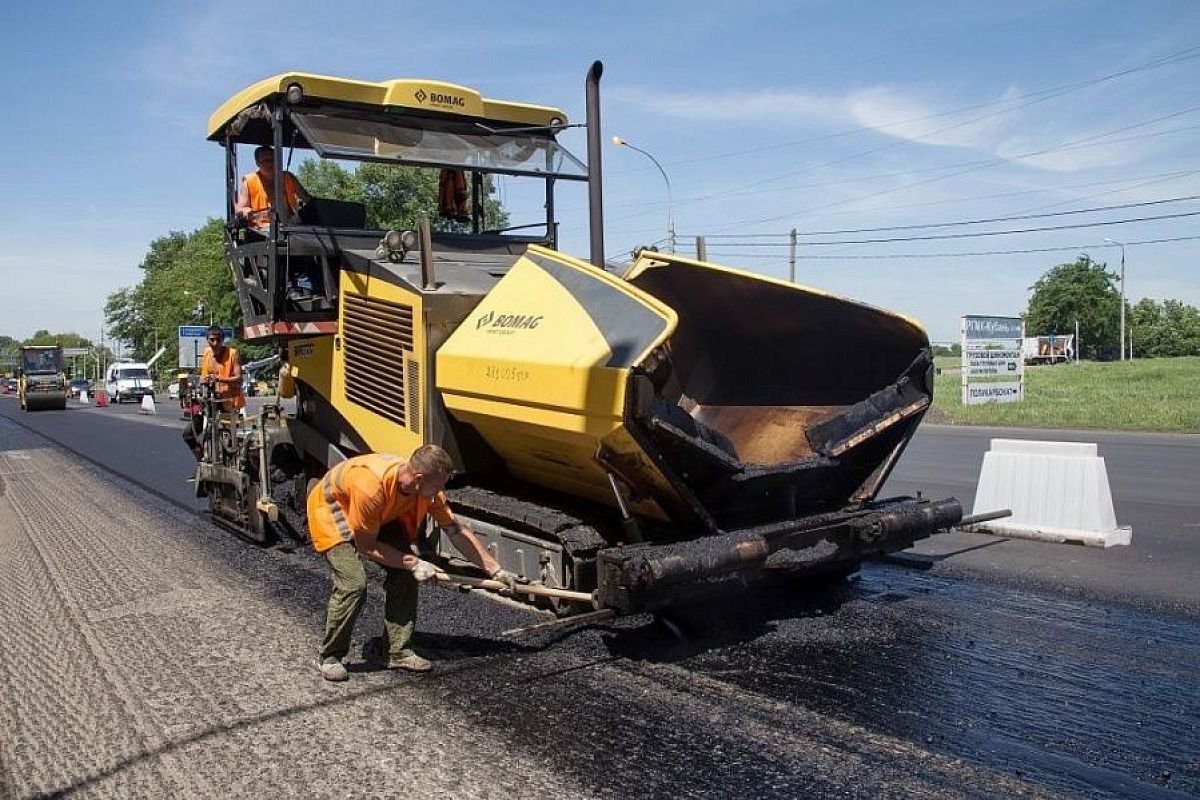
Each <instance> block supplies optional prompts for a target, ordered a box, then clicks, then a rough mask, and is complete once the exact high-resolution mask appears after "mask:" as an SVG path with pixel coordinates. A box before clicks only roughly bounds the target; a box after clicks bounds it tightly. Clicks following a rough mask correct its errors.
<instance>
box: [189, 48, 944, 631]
mask: <svg viewBox="0 0 1200 800" xmlns="http://www.w3.org/2000/svg"><path fill="white" fill-rule="evenodd" d="M600 73H601V67H600V65H599V63H597V64H595V65H593V67H592V69H591V71H590V72H589V73H588V77H587V81H586V84H585V85H586V90H587V109H588V114H587V121H586V128H587V139H588V153H587V160H586V165H585V164H584V162H583V161H581V160H579V159H576V158H575V157H574V156H572V155H571V154H570V153H568V152H567V151H566V150H565V149H564V148H563V147H562V145H561V144H559V142H558V140H557V137H558V136H559V134H561V132H562V131H564V130H565V129H566V128H567V127H569V125H568V121H567V117H566V114H565V113H563V112H562V111H560V110H558V109H554V108H548V107H543V106H532V105H525V104H518V103H510V102H502V101H494V100H489V99H486V98H483V97H481V96H480V95H479V94H478V93H477V92H475V91H473V90H470V89H467V88H464V87H461V86H455V85H451V84H445V83H440V82H435V81H423V80H395V81H387V82H383V83H364V82H358V81H348V80H342V79H337V78H330V77H323V76H315V75H308V74H303V73H294V74H287V75H281V76H277V77H274V78H270V79H268V80H265V81H262V82H260V83H258V84H255V85H254V86H251V87H249V88H248V89H246V90H244V91H243V92H241V93H239V94H238V95H236V96H235V97H234V98H232V99H231V100H230V101H228V102H227V103H226V104H225V105H223V106H222V107H221V108H220V109H219V110H218V111H217V112H216V113H215V114H214V115H213V117H212V119H211V120H210V124H209V138H210V139H212V140H213V141H216V142H219V143H221V144H222V145H223V146H224V147H225V150H226V156H227V169H226V176H227V188H228V192H229V212H230V221H231V225H230V236H229V249H228V252H229V260H230V266H231V269H232V273H233V278H234V281H235V284H236V286H237V288H238V291H239V297H240V300H241V304H242V312H243V316H244V329H243V336H244V338H247V339H251V340H261V341H272V342H275V343H276V344H277V346H278V349H279V353H280V357H281V359H282V362H283V363H284V364H285V365H286V366H285V369H284V375H283V378H282V380H281V383H280V387H281V394H283V395H284V396H288V395H289V394H293V393H294V396H295V402H296V410H295V412H294V413H290V414H281V415H280V416H279V419H278V422H277V423H275V424H273V425H272V424H271V423H270V420H268V419H267V417H266V416H263V417H262V424H263V425H265V426H267V428H268V429H264V430H263V431H259V432H256V433H251V434H247V436H248V437H249V438H251V439H253V440H254V441H255V442H257V443H258V444H253V443H252V444H251V446H250V447H249V448H248V449H247V450H245V451H244V452H243V453H242V455H241V457H240V458H241V461H240V464H241V465H242V466H241V467H239V468H240V469H242V470H243V471H245V472H247V473H248V481H246V480H243V479H242V478H240V477H238V476H237V475H233V474H232V473H228V474H225V478H226V479H228V480H230V481H240V483H239V486H238V491H239V492H240V493H241V495H240V496H243V497H244V498H246V502H247V503H249V502H250V501H251V500H253V501H254V502H256V503H258V504H260V505H264V504H263V502H262V500H263V498H264V497H265V498H267V500H268V502H267V503H266V504H265V505H266V506H271V507H273V506H272V503H274V502H275V500H278V502H279V504H280V505H279V508H280V509H281V510H283V509H285V506H287V505H288V501H287V499H286V498H285V497H284V495H289V493H290V495H289V496H290V497H291V498H293V500H292V506H293V510H295V509H298V508H302V504H303V487H304V486H305V485H306V482H307V481H308V480H310V479H311V478H312V477H316V476H317V475H319V474H321V473H322V471H323V470H325V469H326V468H328V467H329V466H331V465H332V464H333V463H336V462H337V461H339V460H341V459H344V458H346V457H349V456H352V455H355V454H358V453H363V452H370V451H391V452H397V453H400V454H407V453H409V452H411V451H412V450H413V449H415V448H416V447H418V446H419V445H422V444H425V443H436V444H439V445H441V446H443V447H445V448H446V449H447V450H448V451H449V452H450V453H451V454H452V456H453V457H454V459H455V460H456V463H457V466H458V474H457V476H456V478H455V480H454V481H453V482H452V483H451V490H450V492H449V495H450V499H451V501H452V504H453V505H454V507H455V510H456V513H457V514H458V515H459V516H460V517H462V518H464V519H465V520H466V521H467V522H468V524H469V525H470V526H471V527H472V528H473V529H474V530H475V531H476V532H477V533H478V534H480V535H481V536H483V537H484V538H485V539H486V540H487V544H488V546H489V548H491V549H492V551H493V553H494V554H495V555H496V556H497V558H498V559H499V560H500V561H501V563H503V564H504V566H505V567H506V568H508V569H510V570H512V571H514V572H515V573H517V574H518V575H519V576H521V577H522V578H523V579H525V580H528V581H531V582H535V583H541V584H544V585H546V586H549V587H559V588H563V589H571V590H576V591H582V592H590V593H592V594H593V596H594V598H595V604H597V605H600V606H604V607H611V608H615V609H618V610H622V611H629V610H634V609H638V608H646V607H659V606H663V605H668V604H670V603H672V602H676V601H677V599H678V598H681V597H687V596H689V595H690V594H691V593H694V592H695V591H705V590H707V588H708V587H710V586H712V585H714V584H716V583H720V582H721V581H722V579H726V578H729V579H735V580H739V581H740V580H741V579H743V578H746V577H747V576H753V575H756V574H762V573H764V572H765V571H772V572H777V571H789V572H793V573H798V574H801V575H804V574H813V575H815V574H818V573H826V572H836V571H846V570H850V569H853V568H854V567H856V566H857V564H858V563H859V562H860V561H861V559H862V558H864V557H865V556H868V555H871V554H876V553H882V552H888V551H891V550H896V549H900V548H904V547H907V546H909V545H910V544H911V543H912V542H913V541H914V540H915V539H919V538H922V537H925V536H928V535H929V534H930V533H932V532H935V531H937V530H938V529H941V528H946V527H950V526H952V525H954V524H956V523H957V522H958V521H959V519H960V518H961V514H962V512H961V509H960V508H959V505H958V503H957V501H955V500H953V499H948V500H943V501H936V502H931V501H927V500H921V499H916V498H907V497H905V498H893V499H889V500H879V499H878V498H877V495H878V493H879V491H880V488H881V487H882V485H883V483H884V481H885V480H886V478H887V476H888V474H889V473H890V471H891V470H892V468H893V467H894V466H895V464H896V461H897V460H898V458H899V457H900V454H901V452H902V451H903V450H904V448H905V446H906V445H907V443H908V441H909V439H910V438H911V436H912V435H913V433H914V431H915V429H916V426H917V425H918V423H919V421H920V419H921V417H922V416H923V414H924V413H925V411H926V410H927V409H928V407H929V404H930V401H931V397H932V390H933V383H932V374H933V368H932V360H931V356H930V350H929V343H928V340H927V337H926V335H925V333H924V331H923V330H922V329H921V327H920V326H919V325H918V324H917V323H915V322H913V321H912V320H909V319H906V318H905V317H903V316H900V315H898V314H894V313H890V312H887V311H883V310H880V309H876V308H872V307H869V306H867V305H864V304H861V303H857V302H854V301H852V300H847V299H843V298H839V297H835V296H832V295H829V294H827V293H824V292H821V291H819V290H816V289H812V288H808V287H804V286H799V285H795V284H791V283H786V282H782V281H778V280H774V279H771V278H767V277H763V276H761V275H756V274H753V273H750V272H746V271H742V270H739V269H735V268H732V267H728V266H723V265H719V264H714V263H709V262H703V261H697V260H693V259H689V258H684V257H682V256H678V255H674V254H667V253H660V252H655V251H651V250H643V251H641V252H640V255H639V256H638V257H637V258H636V260H635V261H634V262H633V263H632V264H631V265H628V266H627V267H626V268H624V269H623V270H622V271H621V274H616V273H615V272H614V271H611V270H610V269H608V268H606V265H605V261H604V245H603V222H602V213H601V207H602V203H601V192H600V186H601V184H600V146H599V145H600V141H601V136H600V113H599V109H600V106H599V78H600ZM263 144H271V145H274V154H275V158H276V165H275V167H276V169H275V175H276V176H279V175H281V174H282V173H283V171H284V169H285V168H286V166H287V160H288V159H289V158H290V151H291V149H293V148H295V149H301V150H311V151H315V154H316V155H317V156H318V157H321V158H335V159H348V160H357V161H377V162H384V163H394V164H404V165H410V166H411V165H415V166H423V167H429V168H432V169H438V170H443V171H447V170H448V171H451V174H453V173H456V172H458V173H461V175H462V177H461V179H460V181H459V185H460V186H467V187H469V192H468V194H469V195H470V197H469V198H468V199H469V201H470V202H469V204H468V208H467V209H466V213H465V214H463V213H462V210H461V209H460V210H459V212H458V214H457V217H456V218H457V219H458V225H457V229H456V230H454V231H440V232H439V231H433V230H432V229H431V226H429V225H428V224H426V223H425V221H424V220H422V222H421V224H418V225H416V226H414V229H413V230H402V231H384V230H371V229H368V228H366V227H364V226H365V224H366V223H365V217H366V213H365V210H364V208H363V207H361V206H357V205H356V204H353V203H347V202H344V201H339V202H334V201H326V200H323V199H321V198H315V199H314V200H313V201H312V204H314V205H315V208H313V209H310V210H309V211H307V212H306V211H305V210H304V209H301V211H300V213H299V214H298V216H294V217H293V218H291V219H285V218H283V217H281V216H280V215H279V214H275V213H272V218H271V220H270V227H269V229H267V230H262V231H259V232H257V233H254V232H250V231H246V230H244V229H239V228H238V227H236V225H234V224H232V223H234V222H235V220H234V215H233V204H234V196H235V195H236V192H237V181H238V176H239V170H238V167H237V147H238V145H263ZM444 174H445V173H443V175H444ZM497 174H499V175H507V176H513V177H517V178H519V177H525V178H528V179H530V180H533V181H541V182H542V183H544V185H545V204H544V205H545V210H546V218H545V220H544V221H542V222H539V223H538V225H537V226H536V228H535V229H534V230H533V233H532V234H531V233H530V230H529V229H530V227H531V226H520V227H518V228H516V229H511V230H484V229H483V227H482V220H483V216H484V215H483V212H482V207H481V206H482V197H481V195H482V192H481V186H482V185H483V176H487V175H497ZM571 181H579V182H581V183H584V184H585V185H586V186H587V188H588V192H589V207H590V220H589V227H590V230H591V253H590V258H589V259H587V260H583V259H580V258H577V257H573V256H571V255H568V254H566V253H563V252H561V251H560V250H559V249H558V248H557V228H556V225H557V221H556V220H555V218H554V208H555V204H554V194H555V191H556V189H557V188H559V186H560V184H564V183H566V182H571ZM275 188H276V191H275V193H274V196H276V197H279V196H282V194H283V187H282V186H281V185H279V184H278V182H277V185H276V187H275ZM431 210H432V209H431ZM301 277H302V280H298V278H301ZM259 446H261V448H262V450H263V453H262V454H261V457H255V452H257V451H256V450H255V449H254V448H255V447H259ZM235 449H236V448H235ZM254 464H258V465H259V466H258V468H254V467H253V465H254ZM247 465H250V466H247ZM201 466H202V468H204V465H203V464H202V465H201ZM213 480H216V479H211V480H207V483H208V484H209V485H210V486H211V485H213ZM256 482H257V483H261V486H259V487H257V488H255V487H254V486H252V485H251V484H254V483H256ZM205 483H206V481H205V480H198V482H197V487H198V491H203V490H204V487H205ZM228 485H232V484H228ZM228 485H227V486H228ZM289 486H290V488H289ZM272 495H275V500H271V497H272ZM296 498H298V500H297V499H296ZM297 502H298V505H297ZM264 513H265V512H264ZM242 517H243V519H244V517H245V515H244V514H243V515H242ZM430 546H432V547H435V548H440V551H439V552H440V554H441V555H442V556H445V557H450V556H452V553H451V552H450V551H449V550H447V549H445V546H444V545H442V544H441V543H440V542H436V541H435V542H433V543H432V544H431V545H430Z"/></svg>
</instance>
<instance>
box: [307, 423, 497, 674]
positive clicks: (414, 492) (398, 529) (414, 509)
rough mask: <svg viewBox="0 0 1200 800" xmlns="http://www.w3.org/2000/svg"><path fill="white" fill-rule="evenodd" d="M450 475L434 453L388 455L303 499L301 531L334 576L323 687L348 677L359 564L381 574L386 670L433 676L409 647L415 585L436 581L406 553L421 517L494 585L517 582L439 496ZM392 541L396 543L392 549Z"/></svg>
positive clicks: (324, 482)
mask: <svg viewBox="0 0 1200 800" xmlns="http://www.w3.org/2000/svg"><path fill="white" fill-rule="evenodd" d="M452 474H453V462H452V461H451V460H450V455H449V454H448V453H447V452H446V451H445V450H443V449H442V448H440V447H438V446H437V445H425V446H423V447H419V448H417V450H416V451H415V452H413V454H412V456H411V457H409V459H408V460H407V461H406V460H404V459H403V458H401V457H400V456H397V455H392V454H390V453H371V454H368V455H363V456H357V457H355V458H351V459H347V460H346V461H343V462H341V463H340V464H338V465H337V466H335V467H334V468H333V469H331V470H330V471H329V472H328V473H326V475H325V477H324V478H322V479H321V480H320V481H318V482H317V484H316V485H315V486H313V488H312V490H311V491H310V492H309V493H308V529H309V533H310V535H311V537H312V543H313V547H314V548H316V551H317V552H318V553H321V554H322V555H324V556H325V560H326V561H328V562H329V568H330V570H331V571H332V574H333V593H332V594H331V595H330V597H329V609H328V611H327V613H326V617H325V635H324V638H323V639H322V640H321V651H320V655H319V658H318V667H319V668H320V671H321V675H322V676H323V677H324V678H325V679H326V680H329V681H344V680H346V678H347V677H349V676H348V674H347V672H346V667H345V666H343V664H342V659H343V658H345V657H346V654H347V653H349V652H350V637H351V634H352V633H353V631H354V623H355V621H356V620H357V619H358V614H359V611H361V610H362V605H363V601H364V600H365V599H366V591H367V576H366V572H365V570H364V569H363V564H362V561H361V560H360V558H359V557H360V556H362V557H365V558H369V559H370V560H372V561H374V562H375V563H377V564H379V565H380V566H382V567H383V568H384V571H385V572H386V573H387V577H386V578H385V580H384V584H383V588H384V593H385V600H384V610H383V618H384V627H385V629H386V634H387V647H388V664H387V666H388V669H404V670H409V671H411V672H428V671H429V670H430V669H431V668H432V665H431V664H430V663H429V661H428V660H427V659H425V658H422V657H421V656H419V655H417V654H416V653H414V652H413V650H412V649H411V647H410V644H411V641H412V634H413V629H414V628H415V627H416V621H417V584H419V583H423V582H425V581H427V580H429V579H430V578H432V577H434V574H435V567H434V566H433V565H432V564H430V563H429V562H428V561H424V560H422V559H421V558H418V557H417V556H416V555H414V554H413V552H412V546H413V544H414V543H415V542H416V540H417V535H418V533H419V532H420V530H421V526H422V524H423V523H424V521H425V516H426V515H429V516H431V517H432V518H433V521H434V522H435V523H437V525H438V526H439V527H441V529H442V531H443V532H445V533H446V535H447V536H449V537H450V541H451V543H452V544H453V545H454V546H455V547H456V548H457V549H458V551H459V552H460V553H462V554H463V555H464V556H466V557H467V558H468V559H469V560H470V561H471V562H472V563H474V564H475V565H476V566H477V567H479V568H480V569H482V570H484V572H486V573H487V574H488V575H490V576H491V578H492V579H493V580H497V581H501V582H502V583H505V584H508V586H509V587H510V588H511V587H513V586H514V584H515V582H516V576H514V575H513V574H512V573H511V572H509V571H507V570H505V569H503V568H501V566H500V564H499V563H497V561H496V560H495V559H494V558H492V556H491V555H490V554H489V553H488V552H487V551H486V550H484V549H483V546H482V545H481V544H480V543H479V540H478V539H477V538H475V535H474V534H473V533H472V532H471V531H469V530H467V529H466V528H465V527H463V526H462V525H460V524H459V523H458V522H456V521H455V519H454V515H453V514H452V513H451V512H450V508H449V506H448V505H447V504H446V496H445V494H443V492H442V490H443V489H444V488H445V486H446V481H448V480H449V479H450V477H451V475H452ZM389 523H397V524H396V525H389ZM385 525H388V528H389V532H388V534H387V535H385V536H383V537H382V538H381V535H380V529H381V528H382V527H383V526H385ZM397 537H398V538H399V541H395V538H397ZM385 539H392V541H385Z"/></svg>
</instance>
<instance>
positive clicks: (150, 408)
mask: <svg viewBox="0 0 1200 800" xmlns="http://www.w3.org/2000/svg"><path fill="white" fill-rule="evenodd" d="M140 413H142V414H157V413H158V411H157V410H156V409H155V408H154V395H152V394H144V395H142V407H141V409H140Z"/></svg>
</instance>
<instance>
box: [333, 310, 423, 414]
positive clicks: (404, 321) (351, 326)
mask: <svg viewBox="0 0 1200 800" xmlns="http://www.w3.org/2000/svg"><path fill="white" fill-rule="evenodd" d="M342 339H343V342H344V346H345V348H346V399H347V400H349V401H350V402H351V403H355V404H357V405H360V406H362V407H363V408H366V409H368V410H370V411H373V412H375V413H376V414H378V415H379V416H381V417H384V418H385V419H389V420H391V421H392V422H395V423H396V424H398V425H404V426H406V427H408V428H409V429H410V430H412V431H415V432H419V430H418V427H419V425H420V411H419V399H418V398H419V394H420V382H419V381H418V380H417V379H416V378H417V375H418V366H419V365H418V363H417V361H416V359H415V358H414V354H413V312H412V307H411V306H405V305H400V304H399V303H389V302H386V301H384V300H375V299H372V298H369V297H363V296H361V295H356V294H349V293H347V294H346V295H345V305H344V306H343V307H342Z"/></svg>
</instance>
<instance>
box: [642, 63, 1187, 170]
mask: <svg viewBox="0 0 1200 800" xmlns="http://www.w3.org/2000/svg"><path fill="white" fill-rule="evenodd" d="M1197 51H1200V47H1189V48H1187V49H1185V50H1180V51H1179V52H1177V53H1171V54H1169V55H1166V56H1163V57H1161V58H1158V59H1155V60H1153V61H1148V62H1146V63H1144V64H1140V65H1137V66H1134V67H1129V68H1127V69H1123V70H1119V71H1117V72H1112V73H1109V74H1107V75H1102V76H1100V77H1097V78H1089V79H1087V80H1083V81H1077V82H1075V83H1068V84H1061V85H1059V86H1052V87H1048V88H1046V89H1039V90H1037V91H1034V92H1029V93H1028V94H1024V95H1018V96H1016V97H1009V98H1005V99H1003V100H993V101H991V102H988V103H976V104H974V105H969V106H961V107H959V108H954V109H950V110H948V111H939V112H936V113H934V114H925V115H923V116H920V117H911V118H909V119H905V120H900V121H899V122H892V123H888V124H887V125H879V126H875V127H866V126H859V127H857V128H853V129H847V130H843V131H836V132H834V133H828V134H823V135H821V136H811V137H808V138H805V139H796V140H792V141H789V142H782V143H779V144H773V145H766V146H763V147H751V148H745V149H742V150H731V151H727V152H725V153H717V154H714V155H710V156H701V157H699V158H691V159H683V160H680V161H669V162H666V163H667V166H680V165H683V164H695V163H700V162H704V161H713V160H717V159H722V158H729V157H732V156H739V155H748V154H751V153H760V152H766V151H768V150H778V149H782V148H787V147H795V146H798V145H802V144H811V143H813V142H820V141H827V140H829V139H836V138H841V137H845V136H852V135H855V134H859V133H866V132H870V131H879V130H885V131H886V130H888V129H891V128H898V127H901V126H904V125H911V124H913V123H914V122H924V121H926V120H930V119H937V118H939V117H946V116H950V115H952V114H961V113H963V112H965V111H976V110H978V109H981V108H990V107H992V106H997V105H1003V104H1008V103H1016V102H1018V101H1021V100H1030V101H1031V102H1028V103H1021V104H1019V105H1014V106H1013V107H1011V108H1006V109H1002V110H1000V111H997V112H994V113H993V114H987V115H984V116H981V117H976V118H973V119H970V120H967V121H966V122H962V123H958V124H957V125H956V126H954V127H961V126H962V125H969V124H971V123H973V122H978V121H980V120H982V119H986V118H987V117H990V116H996V115H998V114H1007V113H1009V112H1010V111H1016V110H1018V109H1020V108H1024V107H1025V106H1028V105H1033V103H1040V102H1044V101H1045V100H1051V99H1054V98H1055V97H1060V96H1061V95H1064V94H1068V93H1070V92H1074V91H1077V90H1079V89H1085V88H1088V87H1090V86H1095V85H1097V84H1100V83H1105V82H1107V81H1111V80H1115V79H1116V78H1122V77H1125V76H1126V75H1131V74H1134V73H1137V72H1142V71H1145V70H1148V69H1157V68H1158V67H1162V66H1167V65H1170V64H1177V63H1181V62H1183V61H1190V60H1192V59H1194V58H1197V57H1200V52H1197ZM950 129H951V128H943V129H940V130H935V131H929V132H928V133H925V134H923V135H925V136H928V135H930V134H933V133H944V132H945V131H947V130H950Z"/></svg>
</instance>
